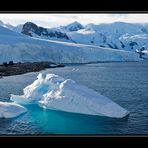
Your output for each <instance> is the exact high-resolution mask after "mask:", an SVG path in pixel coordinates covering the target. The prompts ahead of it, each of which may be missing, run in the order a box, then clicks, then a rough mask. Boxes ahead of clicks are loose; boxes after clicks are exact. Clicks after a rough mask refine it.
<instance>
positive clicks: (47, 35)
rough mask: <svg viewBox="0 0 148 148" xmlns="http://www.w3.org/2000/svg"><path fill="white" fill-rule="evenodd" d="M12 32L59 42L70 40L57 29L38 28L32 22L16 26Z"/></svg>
mask: <svg viewBox="0 0 148 148" xmlns="http://www.w3.org/2000/svg"><path fill="white" fill-rule="evenodd" d="M13 30H14V31H16V32H21V33H23V34H25V35H28V36H31V37H37V38H43V39H53V40H61V41H69V40H70V38H69V37H68V36H67V35H66V33H64V32H62V31H61V30H60V29H57V28H52V29H48V28H44V27H40V26H38V25H36V24H35V23H32V22H26V23H25V24H23V25H18V26H17V27H15V28H14V29H13Z"/></svg>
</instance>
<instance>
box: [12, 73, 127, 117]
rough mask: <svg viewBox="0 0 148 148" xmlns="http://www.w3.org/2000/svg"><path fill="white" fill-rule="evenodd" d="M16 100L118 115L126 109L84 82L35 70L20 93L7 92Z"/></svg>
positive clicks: (63, 109)
mask: <svg viewBox="0 0 148 148" xmlns="http://www.w3.org/2000/svg"><path fill="white" fill-rule="evenodd" d="M11 100H12V101H14V102H16V103H19V104H24V103H25V104H26V103H37V104H39V105H40V106H41V107H43V108H48V109H52V110H60V111H66V112H73V113H80V114H88V115H99V116H107V117H114V118H122V117H125V116H126V115H128V113H129V112H128V111H127V110H125V109H124V108H122V107H121V106H119V105H118V104H116V103H115V102H113V101H111V100H110V99H109V98H107V97H105V96H102V95H101V94H99V93H97V92H95V91H94V90H92V89H89V88H87V87H86V86H83V85H80V84H77V83H76V82H75V81H73V80H71V79H67V80H65V79H64V78H62V77H60V76H58V75H55V74H47V75H43V74H41V73H40V74H39V75H38V77H37V80H35V81H34V82H33V83H32V84H31V85H29V86H27V87H26V88H24V95H22V96H17V95H11Z"/></svg>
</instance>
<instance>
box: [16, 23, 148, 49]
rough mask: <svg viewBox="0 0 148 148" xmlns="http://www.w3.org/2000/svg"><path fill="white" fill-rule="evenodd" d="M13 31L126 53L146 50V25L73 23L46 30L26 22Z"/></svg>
mask: <svg viewBox="0 0 148 148" xmlns="http://www.w3.org/2000/svg"><path fill="white" fill-rule="evenodd" d="M14 31H18V32H22V33H24V34H26V35H29V36H33V37H37V38H43V39H50V40H60V41H66V42H74V43H81V44H89V45H95V46H100V47H109V48H113V49H122V50H127V51H135V50H136V49H140V48H141V47H142V46H145V48H146V49H148V24H131V23H124V22H115V23H110V24H99V25H95V24H88V25H86V26H82V25H81V24H80V23H79V22H73V23H71V24H68V25H67V26H60V27H57V28H50V29H48V28H43V27H39V26H37V25H36V24H34V23H31V22H27V23H25V24H23V25H19V26H18V27H15V29H14Z"/></svg>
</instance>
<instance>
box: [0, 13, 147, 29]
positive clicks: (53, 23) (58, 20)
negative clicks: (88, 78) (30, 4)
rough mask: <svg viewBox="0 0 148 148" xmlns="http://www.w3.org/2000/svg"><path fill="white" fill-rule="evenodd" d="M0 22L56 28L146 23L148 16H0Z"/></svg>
mask: <svg viewBox="0 0 148 148" xmlns="http://www.w3.org/2000/svg"><path fill="white" fill-rule="evenodd" d="M0 20H2V21H5V22H8V23H10V24H12V25H18V24H22V23H25V22H27V21H31V22H34V23H36V24H38V25H41V26H44V27H49V28H50V27H57V26H60V25H67V24H69V23H72V22H74V21H78V22H80V23H82V24H83V25H86V24H88V23H95V24H100V23H112V22H116V21H120V22H129V23H148V14H122V13H120V14H111V13H109V14H107V13H106V14H102V13H100V14H99V13H98V14H97V13H96V14H68V13H67V14H47V13H45V14H37V13H36V14H0Z"/></svg>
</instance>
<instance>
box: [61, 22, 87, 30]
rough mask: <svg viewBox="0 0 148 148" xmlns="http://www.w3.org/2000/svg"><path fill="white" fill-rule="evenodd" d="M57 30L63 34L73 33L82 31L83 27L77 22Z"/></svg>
mask: <svg viewBox="0 0 148 148" xmlns="http://www.w3.org/2000/svg"><path fill="white" fill-rule="evenodd" d="M59 28H60V29H61V30H63V31H65V32H73V31H78V30H81V29H84V27H83V26H82V25H81V24H80V23H79V22H77V21H75V22H73V23H71V24H68V25H67V26H61V27H59Z"/></svg>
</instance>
